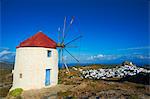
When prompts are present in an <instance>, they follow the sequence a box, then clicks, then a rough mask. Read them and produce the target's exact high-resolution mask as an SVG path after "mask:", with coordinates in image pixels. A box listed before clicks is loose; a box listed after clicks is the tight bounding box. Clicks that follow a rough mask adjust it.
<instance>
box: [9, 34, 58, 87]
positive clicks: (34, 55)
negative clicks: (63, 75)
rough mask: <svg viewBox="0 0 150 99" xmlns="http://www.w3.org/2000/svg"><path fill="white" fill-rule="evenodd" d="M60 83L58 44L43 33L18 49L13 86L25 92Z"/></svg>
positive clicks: (25, 42) (23, 43) (28, 40)
mask: <svg viewBox="0 0 150 99" xmlns="http://www.w3.org/2000/svg"><path fill="white" fill-rule="evenodd" d="M57 82H58V52H57V50H56V43H55V42H54V41H53V40H51V39H50V38H48V37H47V36H46V35H45V34H43V33H42V32H39V33H37V34H35V35H34V36H32V37H30V38H29V39H27V40H25V41H24V42H22V43H20V45H19V46H18V47H17V49H16V58H15V67H14V70H13V86H12V88H11V90H12V89H15V88H22V89H24V90H29V89H40V88H44V87H50V86H53V85H56V84H57Z"/></svg>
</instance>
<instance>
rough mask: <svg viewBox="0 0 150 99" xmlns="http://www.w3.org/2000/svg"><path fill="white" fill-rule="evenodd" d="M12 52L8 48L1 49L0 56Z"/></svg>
mask: <svg viewBox="0 0 150 99" xmlns="http://www.w3.org/2000/svg"><path fill="white" fill-rule="evenodd" d="M10 53H12V52H10V51H8V50H3V51H1V52H0V57H2V56H4V55H7V54H10Z"/></svg>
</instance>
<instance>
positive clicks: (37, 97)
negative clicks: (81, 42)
mask: <svg viewBox="0 0 150 99" xmlns="http://www.w3.org/2000/svg"><path fill="white" fill-rule="evenodd" d="M100 68H103V69H104V68H105V69H110V67H106V66H102V65H91V66H82V67H70V68H69V70H70V73H66V72H67V71H66V69H60V70H59V84H58V85H57V86H54V87H51V88H44V89H40V90H29V91H23V93H22V94H21V96H19V97H18V98H23V99H74V98H78V99H99V98H102V99H108V98H109V99H150V85H149V75H150V74H149V73H147V74H141V75H140V76H139V75H138V77H136V75H134V77H133V76H130V77H128V79H126V78H124V79H123V80H122V79H118V78H109V79H103V80H102V79H85V78H83V77H82V75H83V74H82V72H81V71H87V70H97V69H100ZM9 76H10V74H9ZM10 77H11V76H10ZM139 80H142V82H137V81H139ZM145 82H146V83H145ZM7 98H8V97H7ZM11 98H12V97H11Z"/></svg>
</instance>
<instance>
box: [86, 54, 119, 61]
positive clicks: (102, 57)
mask: <svg viewBox="0 0 150 99" xmlns="http://www.w3.org/2000/svg"><path fill="white" fill-rule="evenodd" d="M119 57H120V56H119V55H103V54H98V55H94V56H90V57H88V58H87V60H114V59H117V58H119Z"/></svg>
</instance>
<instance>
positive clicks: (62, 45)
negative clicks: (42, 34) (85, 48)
mask: <svg viewBox="0 0 150 99" xmlns="http://www.w3.org/2000/svg"><path fill="white" fill-rule="evenodd" d="M57 47H61V48H64V47H65V45H64V44H60V43H58V44H57Z"/></svg>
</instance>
